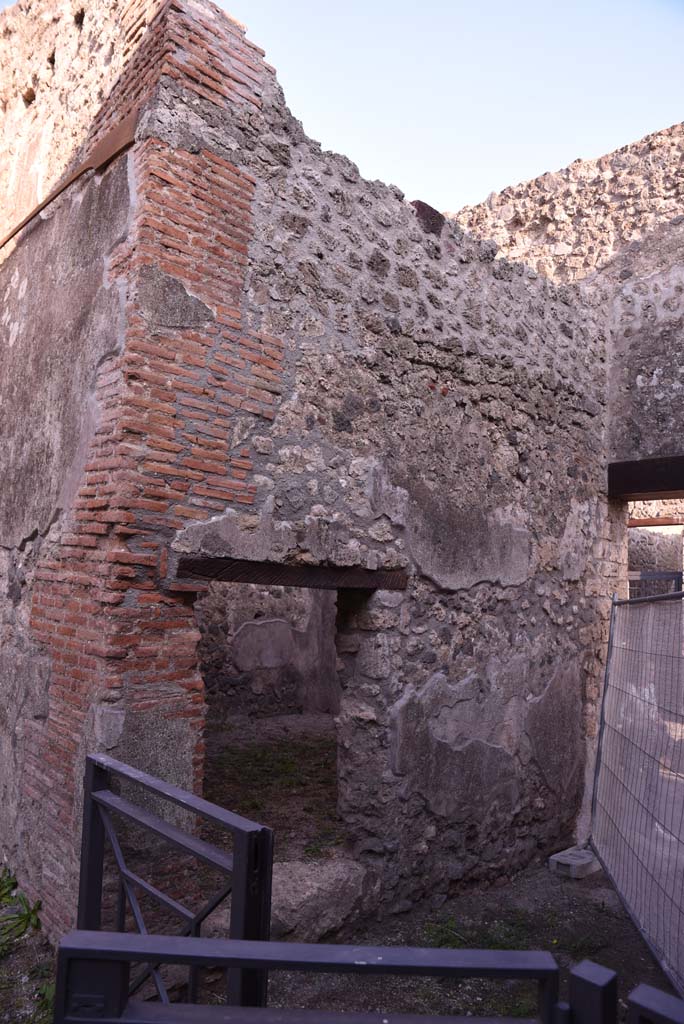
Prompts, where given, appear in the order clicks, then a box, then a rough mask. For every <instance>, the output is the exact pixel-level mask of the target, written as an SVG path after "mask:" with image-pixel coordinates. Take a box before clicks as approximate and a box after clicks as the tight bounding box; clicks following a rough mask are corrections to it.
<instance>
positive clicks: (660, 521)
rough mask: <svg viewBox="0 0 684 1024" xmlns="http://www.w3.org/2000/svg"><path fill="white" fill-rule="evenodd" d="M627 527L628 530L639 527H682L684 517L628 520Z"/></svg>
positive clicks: (653, 517) (651, 517) (652, 517)
mask: <svg viewBox="0 0 684 1024" xmlns="http://www.w3.org/2000/svg"><path fill="white" fill-rule="evenodd" d="M627 525H628V526H629V528H630V529H638V528H639V527H641V526H684V516H650V517H649V518H644V519H630V520H629V522H628V523H627Z"/></svg>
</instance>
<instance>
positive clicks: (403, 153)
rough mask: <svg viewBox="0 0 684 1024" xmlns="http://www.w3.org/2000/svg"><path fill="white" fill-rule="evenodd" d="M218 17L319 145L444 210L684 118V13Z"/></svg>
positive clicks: (387, 0) (391, 5) (658, 7)
mask: <svg viewBox="0 0 684 1024" xmlns="http://www.w3.org/2000/svg"><path fill="white" fill-rule="evenodd" d="M2 6H6V3H5V2H3V0H0V7H2ZM223 6H225V7H226V9H227V10H228V11H229V12H230V13H231V14H233V15H234V16H235V17H237V18H238V19H239V20H240V21H242V22H244V23H245V24H246V25H247V27H248V30H249V36H250V38H251V39H252V40H253V41H254V42H256V43H258V44H259V45H260V46H262V47H263V48H264V49H265V50H266V51H267V59H268V60H269V61H270V62H271V63H272V64H274V65H275V67H276V68H277V70H278V76H279V79H280V82H281V84H282V85H283V87H284V89H285V94H286V97H287V99H288V102H289V104H290V107H291V109H292V111H293V113H294V114H295V115H296V116H297V117H298V118H299V119H300V120H302V121H303V123H304V127H305V129H306V130H307V132H308V133H309V135H311V136H312V137H313V138H316V139H318V140H319V141H320V142H322V143H323V145H324V146H325V147H326V148H329V149H335V150H337V151H339V152H342V153H345V154H346V155H347V156H349V157H351V158H352V159H353V160H354V161H355V162H356V163H358V164H359V167H360V169H361V172H362V173H363V174H364V175H365V176H366V177H370V178H381V179H382V180H384V181H387V182H392V183H394V184H396V185H399V187H400V188H402V189H403V190H404V191H405V192H406V193H407V198H409V199H423V200H424V201H425V202H428V203H430V204H431V205H433V206H436V207H438V208H439V209H442V210H457V209H458V208H459V207H461V206H463V205H464V204H466V203H475V202H479V201H481V200H482V199H484V198H485V197H486V196H487V195H488V193H489V192H491V191H498V190H500V189H501V188H503V187H505V186H506V185H507V184H513V183H515V182H518V181H521V180H524V179H526V178H531V177H535V176H536V175H538V174H542V173H544V171H547V170H557V169H558V168H559V167H563V166H565V165H567V164H568V163H570V162H571V161H572V160H574V159H576V158H577V157H592V156H600V155H601V154H602V153H605V152H608V151H609V150H611V149H615V148H616V147H618V146H621V145H624V144H625V143H627V142H631V141H633V140H635V139H638V138H640V137H641V136H642V135H645V134H647V133H648V132H650V131H655V130H657V129H659V128H664V127H666V126H668V125H670V124H673V123H675V122H677V121H682V120H684V60H682V57H681V48H682V41H683V40H684V0H619V2H618V0H571V2H570V3H560V2H559V0H515V2H512V0H481V2H479V3H478V2H476V0H450V2H449V0H423V2H422V4H419V3H416V2H415V0H411V2H408V0H345V2H337V3H334V2H330V0H288V2H287V3H284V2H283V0H227V2H225V3H224V4H223Z"/></svg>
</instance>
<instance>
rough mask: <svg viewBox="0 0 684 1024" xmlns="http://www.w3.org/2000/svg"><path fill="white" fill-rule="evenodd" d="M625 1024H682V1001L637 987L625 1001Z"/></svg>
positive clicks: (640, 986) (649, 988) (647, 986)
mask: <svg viewBox="0 0 684 1024" xmlns="http://www.w3.org/2000/svg"><path fill="white" fill-rule="evenodd" d="M627 1024H684V999H677V998H676V996H670V995H668V994H667V993H666V992H661V991H660V989H657V988H652V987H651V986H650V985H639V986H638V988H635V989H634V991H633V992H632V994H631V996H630V997H629V999H628V1000H627Z"/></svg>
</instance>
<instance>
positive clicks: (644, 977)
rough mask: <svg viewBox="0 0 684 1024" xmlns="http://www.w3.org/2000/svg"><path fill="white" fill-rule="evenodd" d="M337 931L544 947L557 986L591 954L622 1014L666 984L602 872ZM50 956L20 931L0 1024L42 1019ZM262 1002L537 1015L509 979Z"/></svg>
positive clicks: (525, 882) (542, 878) (355, 937)
mask: <svg viewBox="0 0 684 1024" xmlns="http://www.w3.org/2000/svg"><path fill="white" fill-rule="evenodd" d="M3 913H4V914H5V915H6V914H7V913H8V907H7V905H6V906H5V908H4V910H3V908H2V907H0V919H1V918H2V915H3ZM336 938H337V939H338V940H339V941H344V942H352V943H354V944H361V943H369V944H374V945H382V944H386V945H414V946H415V945H435V946H450V947H454V948H461V947H468V946H470V947H479V948H484V949H548V950H551V951H552V952H553V954H554V955H555V956H556V958H557V959H558V962H559V964H560V965H561V967H562V972H563V980H562V984H563V985H565V984H566V982H567V970H568V968H569V967H570V966H571V965H572V964H573V963H577V962H578V961H580V960H582V959H584V958H589V959H594V960H596V961H598V962H599V963H601V964H604V965H605V966H606V967H611V968H613V969H614V970H616V971H617V972H618V975H619V978H620V1003H621V1011H622V1013H621V1016H623V1017H624V1009H625V999H626V996H627V994H628V993H629V991H631V989H632V988H634V986H636V985H637V984H638V983H639V982H646V983H648V984H652V985H656V986H658V987H660V988H662V989H666V990H668V991H671V989H670V987H669V985H668V983H667V980H666V978H665V977H664V975H663V974H662V972H661V971H660V970H659V968H658V966H657V964H656V963H655V961H654V960H653V958H652V957H651V955H650V953H649V951H648V949H647V947H646V945H645V944H644V942H643V941H642V939H641V938H640V936H639V934H638V932H637V931H636V929H635V928H634V926H633V925H632V923H631V921H630V919H629V917H628V916H627V915H626V913H625V912H624V910H623V909H622V907H621V904H620V902H619V900H618V898H617V895H616V894H615V892H614V890H613V889H612V887H611V885H610V883H609V882H608V881H607V879H606V878H605V876H604V875H603V874H597V875H593V876H591V877H590V878H587V879H584V880H582V881H577V882H575V881H571V880H567V879H563V878H559V877H558V876H556V875H552V874H551V873H550V872H549V871H548V869H547V868H546V867H545V866H543V865H541V866H540V865H537V866H533V867H531V868H529V869H528V870H526V871H525V872H523V873H522V874H521V875H519V876H518V878H517V879H515V880H514V881H513V882H510V883H507V884H506V885H504V886H501V887H493V888H489V889H484V890H483V889H471V890H467V891H465V892H463V893H461V894H460V895H457V896H455V897H453V898H452V899H450V900H449V901H447V902H446V903H445V904H444V905H443V906H442V907H441V908H440V909H439V910H438V911H435V910H429V909H427V908H424V909H417V910H414V911H412V912H410V913H408V914H402V915H400V916H395V917H389V918H385V919H384V920H383V921H375V922H373V923H371V924H368V925H365V926H363V927H361V926H358V927H356V928H354V929H353V931H350V932H349V933H347V934H343V935H341V936H338V937H336ZM52 963H53V958H52V954H51V951H50V948H49V946H48V945H47V943H46V942H45V941H44V940H43V939H42V937H41V935H40V933H39V932H35V933H33V934H30V933H28V934H26V935H25V936H24V937H23V938H21V939H19V940H18V941H16V942H15V943H13V944H12V946H11V948H10V949H9V950H7V951H6V952H5V955H4V956H0V1021H1V1022H2V1024H48V1021H49V1020H50V1019H51V1018H50V1016H49V1006H50V996H51V993H50V982H51V975H52ZM211 987H212V988H213V989H214V991H218V990H219V989H220V987H221V986H220V985H218V984H214V985H212V986H211ZM214 998H215V999H216V998H217V997H214ZM212 1001H214V1000H212ZM269 1001H270V1003H271V1005H272V1006H291V1007H296V1006H301V1007H313V1008H319V1009H320V1008H323V1007H325V1008H326V1009H355V1010H379V1011H394V1012H402V1011H403V1012H409V1011H412V1012H417V1013H421V1012H424V1013H425V1012H430V1013H438V1014H459V1013H463V1014H472V1015H473V1016H483V1015H487V1014H507V1015H511V1016H517V1017H530V1016H534V1014H535V1007H536V1004H535V997H534V992H533V990H532V989H531V987H530V986H526V985H520V984H514V983H510V984H504V985H502V984H498V985H497V984H494V983H492V982H488V981H463V982H459V983H445V982H442V981H433V980H430V979H417V980H408V981H407V980H405V979H399V978H387V979H376V980H373V981H372V982H365V983H364V984H363V985H360V984H359V981H358V979H355V978H354V977H353V976H352V975H347V976H340V977H337V978H334V977H326V976H325V975H315V974H313V975H301V974H293V973H281V974H274V975H273V976H272V978H271V982H270V992H269Z"/></svg>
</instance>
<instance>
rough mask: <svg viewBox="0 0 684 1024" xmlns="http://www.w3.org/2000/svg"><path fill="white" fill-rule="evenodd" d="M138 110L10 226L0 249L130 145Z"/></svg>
mask: <svg viewBox="0 0 684 1024" xmlns="http://www.w3.org/2000/svg"><path fill="white" fill-rule="evenodd" d="M138 113H139V111H138V110H134V111H132V112H131V113H130V114H129V115H128V117H124V118H123V120H122V121H120V122H119V123H118V124H117V125H116V127H115V128H112V130H111V132H108V133H107V134H106V135H105V137H104V138H103V139H100V141H99V142H98V143H97V144H96V145H95V146H94V147H93V148H92V149H91V151H90V153H89V154H88V156H87V157H86V159H85V160H84V162H83V163H82V164H79V166H78V167H77V168H76V170H75V171H74V172H73V174H70V175H69V177H68V178H67V179H66V180H65V181H63V182H62V183H61V184H60V185H58V186H57V188H55V189H53V190H52V192H51V193H50V195H49V196H47V198H46V199H44V200H43V201H42V203H39V204H38V206H35V207H34V208H33V210H31V212H30V213H29V214H28V215H27V216H26V217H24V219H23V220H22V221H21V223H19V224H17V226H16V227H14V228H12V230H11V231H10V233H9V234H8V235H5V237H4V238H3V239H2V241H0V249H2V248H3V246H5V245H7V243H8V242H11V241H12V239H13V238H14V237H15V235H18V234H19V232H20V231H21V230H22V228H25V227H26V225H27V224H29V223H30V221H32V220H33V218H34V217H37V216H38V214H39V213H41V212H42V211H43V210H44V209H45V207H46V206H49V205H50V203H52V202H54V200H55V199H57V197H58V196H60V195H61V194H62V192H64V191H65V189H67V188H69V186H70V185H73V183H74V182H75V181H77V180H78V179H79V178H80V177H82V176H83V175H84V174H85V173H86V172H87V171H99V170H101V169H102V168H103V167H106V165H107V164H108V163H110V162H111V161H112V160H113V159H114V157H116V156H119V154H120V153H123V151H124V150H125V149H128V147H129V146H132V145H133V143H134V142H135V129H136V127H137V124H138Z"/></svg>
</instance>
